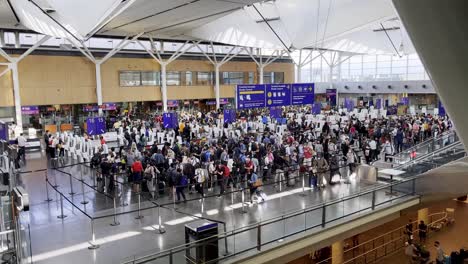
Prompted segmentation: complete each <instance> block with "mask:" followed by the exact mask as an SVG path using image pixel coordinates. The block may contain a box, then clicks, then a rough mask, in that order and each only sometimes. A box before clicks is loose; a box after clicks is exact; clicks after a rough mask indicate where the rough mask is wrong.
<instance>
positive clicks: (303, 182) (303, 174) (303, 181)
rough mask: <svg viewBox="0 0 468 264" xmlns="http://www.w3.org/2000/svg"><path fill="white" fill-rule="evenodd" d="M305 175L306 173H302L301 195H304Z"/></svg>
mask: <svg viewBox="0 0 468 264" xmlns="http://www.w3.org/2000/svg"><path fill="white" fill-rule="evenodd" d="M305 175H306V173H305V172H304V173H302V193H301V196H305V195H306V193H305ZM309 187H310V186H309Z"/></svg>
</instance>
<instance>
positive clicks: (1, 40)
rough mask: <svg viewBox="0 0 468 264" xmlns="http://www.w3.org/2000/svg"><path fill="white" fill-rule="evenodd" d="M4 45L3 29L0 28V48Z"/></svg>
mask: <svg viewBox="0 0 468 264" xmlns="http://www.w3.org/2000/svg"><path fill="white" fill-rule="evenodd" d="M4 47H5V31H3V30H0V48H4Z"/></svg>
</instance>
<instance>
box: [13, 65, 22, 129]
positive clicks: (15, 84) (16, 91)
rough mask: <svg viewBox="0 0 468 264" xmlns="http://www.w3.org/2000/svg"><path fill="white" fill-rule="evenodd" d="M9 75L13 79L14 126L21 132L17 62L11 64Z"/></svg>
mask: <svg viewBox="0 0 468 264" xmlns="http://www.w3.org/2000/svg"><path fill="white" fill-rule="evenodd" d="M11 73H12V77H13V95H14V97H15V113H16V125H17V127H19V128H20V129H21V130H20V132H23V117H22V115H21V94H20V86H19V77H18V62H12V63H11Z"/></svg>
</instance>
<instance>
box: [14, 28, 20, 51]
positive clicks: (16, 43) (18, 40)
mask: <svg viewBox="0 0 468 264" xmlns="http://www.w3.org/2000/svg"><path fill="white" fill-rule="evenodd" d="M15 48H17V49H19V48H21V43H20V37H19V32H18V31H17V32H15Z"/></svg>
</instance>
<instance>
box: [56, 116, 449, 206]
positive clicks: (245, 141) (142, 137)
mask: <svg viewBox="0 0 468 264" xmlns="http://www.w3.org/2000/svg"><path fill="white" fill-rule="evenodd" d="M309 112H310V110H309V109H307V108H294V109H286V110H285V111H284V114H283V115H284V117H285V118H287V123H286V124H285V126H286V129H285V130H284V131H283V132H282V133H278V132H277V131H272V130H270V128H269V126H267V125H266V126H265V127H264V129H263V131H260V130H259V129H255V128H254V126H255V122H258V120H262V118H261V117H262V116H267V115H268V113H267V112H264V111H256V110H253V111H242V112H239V113H238V114H237V121H236V122H234V123H232V124H228V123H224V122H223V118H222V112H218V111H212V112H208V113H202V112H199V113H197V114H187V113H182V114H181V115H180V116H179V124H180V125H179V127H178V128H175V129H171V130H170V131H169V133H173V135H174V137H178V136H180V137H181V139H182V140H181V142H178V141H174V142H167V140H166V141H165V142H163V143H162V144H158V143H159V142H155V143H154V145H152V146H147V142H148V140H149V133H151V129H154V130H155V131H158V132H159V131H163V130H165V129H164V128H163V125H162V118H161V116H152V115H148V117H147V118H143V119H141V118H140V119H136V118H133V117H132V116H128V115H125V116H121V117H119V118H118V119H117V121H116V122H114V124H113V127H114V129H115V130H116V131H119V136H118V145H119V147H118V148H109V147H108V146H107V144H106V142H105V141H103V139H101V144H102V148H101V152H100V153H97V154H96V155H95V156H94V157H93V159H92V164H93V166H95V167H99V168H100V170H101V172H102V175H103V178H106V177H108V178H110V181H109V183H108V184H105V185H106V186H105V187H103V190H104V189H105V191H112V190H113V185H114V183H113V176H112V175H114V174H116V173H124V174H126V175H128V176H127V177H126V178H127V180H128V181H129V182H133V183H134V188H135V191H144V192H149V193H150V194H151V195H152V196H153V197H155V196H157V195H158V194H162V193H163V192H164V191H165V190H166V191H167V190H168V189H169V190H171V189H174V190H175V193H176V195H177V200H178V201H180V200H184V201H185V200H186V195H185V190H186V189H188V190H189V192H190V193H192V192H194V191H195V192H198V193H199V194H200V196H204V195H206V191H209V192H214V188H215V187H216V188H217V189H218V191H217V195H218V197H222V195H223V194H224V193H225V192H226V189H227V188H234V189H242V188H248V189H250V199H251V202H253V199H254V198H256V197H257V200H258V201H263V200H264V199H265V195H264V194H263V193H262V186H263V185H264V184H265V183H267V182H272V184H274V185H275V187H276V188H277V187H278V185H279V184H278V182H282V183H283V184H287V185H290V186H294V184H295V182H296V180H298V179H299V178H300V177H301V175H306V176H307V179H308V185H309V186H310V187H313V188H323V187H325V186H326V185H327V184H334V183H336V182H338V181H339V180H340V178H346V177H348V176H349V175H351V174H352V173H353V172H354V171H355V169H356V165H357V164H359V163H371V162H373V161H375V160H377V159H380V158H381V157H384V158H385V159H386V160H388V159H391V157H392V156H393V154H395V153H396V152H399V151H402V150H403V149H406V148H408V147H410V146H412V145H414V144H417V143H419V142H421V141H423V140H425V139H427V138H429V137H433V136H437V135H438V134H440V133H442V132H444V131H446V130H448V129H450V128H451V122H450V120H449V119H447V118H438V117H433V116H430V115H420V116H398V117H396V116H389V117H378V118H370V116H366V118H364V119H362V118H359V117H358V116H356V115H354V114H346V113H337V112H333V111H332V112H330V113H326V114H325V115H324V118H323V119H324V122H306V115H307V113H309ZM328 116H335V117H336V118H334V120H335V121H328V118H327V117H328ZM207 126H208V127H209V128H214V127H219V128H220V130H221V131H223V129H224V131H225V132H226V131H228V133H223V132H221V133H220V134H219V135H217V136H216V135H214V132H213V130H211V129H209V130H207V129H203V128H204V127H205V128H206V127H207ZM195 129H196V130H197V131H196V132H195V131H194V130H195ZM166 131H167V129H166ZM229 131H239V132H240V133H229ZM58 144H60V143H58ZM49 147H51V148H53V147H54V142H53V140H52V142H51V144H50V145H49ZM342 167H347V168H348V173H346V174H347V175H341V171H342V170H340V169H341V168H342Z"/></svg>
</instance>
